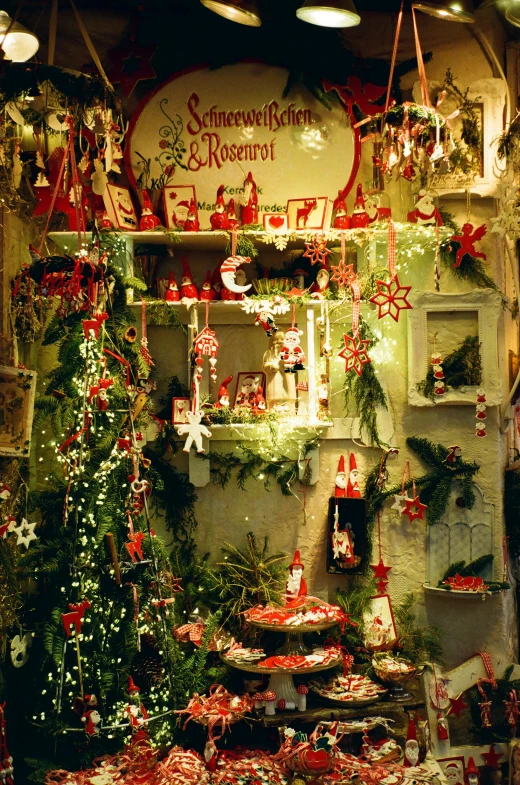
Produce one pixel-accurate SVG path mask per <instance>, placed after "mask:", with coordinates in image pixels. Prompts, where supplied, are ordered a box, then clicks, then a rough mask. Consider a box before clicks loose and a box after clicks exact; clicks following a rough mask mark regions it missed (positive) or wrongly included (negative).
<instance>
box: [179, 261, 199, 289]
mask: <svg viewBox="0 0 520 785" xmlns="http://www.w3.org/2000/svg"><path fill="white" fill-rule="evenodd" d="M181 263H182V278H181V299H182V300H184V299H187V300H198V299H199V290H198V289H197V287H196V286H195V284H194V283H193V276H192V274H191V270H190V266H189V264H188V260H187V259H186V257H185V256H183V257H182V259H181Z"/></svg>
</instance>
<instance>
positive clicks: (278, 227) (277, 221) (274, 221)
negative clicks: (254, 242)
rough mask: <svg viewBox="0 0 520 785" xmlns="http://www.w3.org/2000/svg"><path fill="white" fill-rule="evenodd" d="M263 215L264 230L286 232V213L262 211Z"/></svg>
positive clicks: (287, 220)
mask: <svg viewBox="0 0 520 785" xmlns="http://www.w3.org/2000/svg"><path fill="white" fill-rule="evenodd" d="M263 217H264V229H265V231H266V232H286V231H287V229H288V228H289V216H288V215H287V213H264V216H263Z"/></svg>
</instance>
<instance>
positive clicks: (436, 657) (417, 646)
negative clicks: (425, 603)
mask: <svg viewBox="0 0 520 785" xmlns="http://www.w3.org/2000/svg"><path fill="white" fill-rule="evenodd" d="M415 603H416V599H415V595H414V593H413V592H409V593H408V594H406V595H405V597H404V598H403V600H402V602H400V603H399V604H398V605H395V606H394V617H395V625H396V628H397V635H398V642H397V646H396V648H397V650H398V652H399V654H400V656H401V657H404V658H405V659H407V660H411V661H412V662H415V663H417V664H419V663H423V662H438V663H441V662H442V659H441V658H442V644H441V630H440V629H439V628H438V627H433V626H432V625H430V624H427V625H425V626H424V627H420V626H419V625H418V623H417V618H416V615H415V612H414V606H415Z"/></svg>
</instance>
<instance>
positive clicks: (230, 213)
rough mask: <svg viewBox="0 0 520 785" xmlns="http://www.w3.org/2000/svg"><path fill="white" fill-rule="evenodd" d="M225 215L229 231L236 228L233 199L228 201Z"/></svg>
mask: <svg viewBox="0 0 520 785" xmlns="http://www.w3.org/2000/svg"><path fill="white" fill-rule="evenodd" d="M226 214H227V220H228V226H229V228H230V229H236V228H237V226H238V218H237V214H236V210H235V200H234V199H230V200H229V202H228V206H227V210H226Z"/></svg>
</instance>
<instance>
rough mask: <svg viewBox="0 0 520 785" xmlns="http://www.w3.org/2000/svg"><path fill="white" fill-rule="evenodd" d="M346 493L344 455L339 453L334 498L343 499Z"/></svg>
mask: <svg viewBox="0 0 520 785" xmlns="http://www.w3.org/2000/svg"><path fill="white" fill-rule="evenodd" d="M346 495H347V475H346V474H345V456H344V455H340V457H339V461H338V471H337V474H336V490H335V493H334V496H335V497H336V499H343V498H345V496H346Z"/></svg>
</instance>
